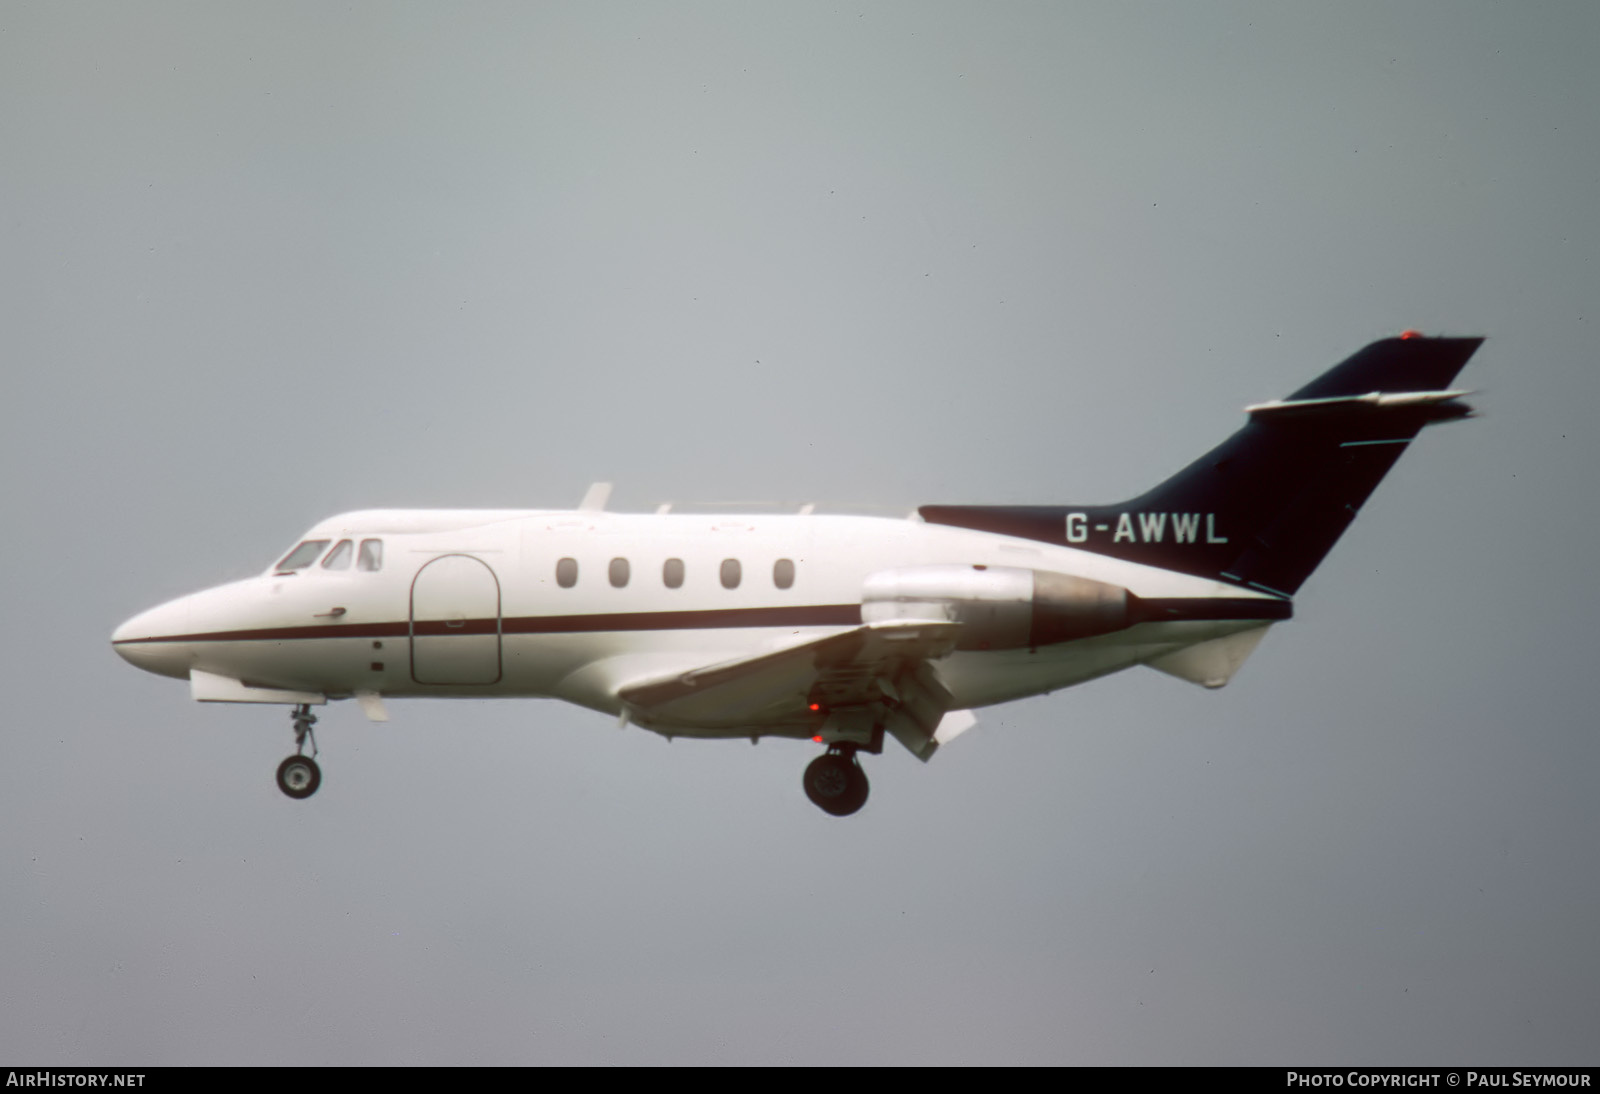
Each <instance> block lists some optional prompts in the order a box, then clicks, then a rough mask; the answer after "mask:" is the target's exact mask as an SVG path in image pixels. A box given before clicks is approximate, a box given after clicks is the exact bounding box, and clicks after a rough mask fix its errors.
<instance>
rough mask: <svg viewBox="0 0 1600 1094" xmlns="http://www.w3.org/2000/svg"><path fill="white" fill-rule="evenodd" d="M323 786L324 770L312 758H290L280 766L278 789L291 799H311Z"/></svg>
mask: <svg viewBox="0 0 1600 1094" xmlns="http://www.w3.org/2000/svg"><path fill="white" fill-rule="evenodd" d="M321 785H322V768H320V767H318V766H317V761H316V760H313V759H312V758H311V757H310V756H290V757H289V758H288V759H287V760H284V761H283V762H282V763H281V764H279V765H278V789H279V790H282V791H283V792H284V793H285V794H287V795H289V796H290V797H291V798H309V797H310V796H311V795H313V794H315V793H316V792H317V787H319V786H321Z"/></svg>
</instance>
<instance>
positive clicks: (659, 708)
mask: <svg viewBox="0 0 1600 1094" xmlns="http://www.w3.org/2000/svg"><path fill="white" fill-rule="evenodd" d="M959 629H960V625H959V624H956V623H950V622H946V621H943V620H940V621H926V622H923V621H902V620H896V621H893V622H885V623H869V624H866V625H865V626H861V627H856V628H854V629H853V630H849V631H845V632H844V633H842V634H834V635H829V636H827V637H825V638H818V639H814V640H812V641H809V642H805V643H802V644H800V645H796V646H790V647H788V648H786V649H782V650H778V651H775V652H772V653H764V654H759V655H757V656H754V657H744V658H739V659H736V660H733V661H725V662H722V663H720V664H715V665H708V666H706V667H704V668H697V669H691V670H689V671H688V672H678V673H673V674H671V675H670V676H665V677H660V678H657V679H654V680H647V681H643V682H640V683H635V684H631V685H628V686H626V687H624V688H622V690H621V698H622V701H623V703H624V705H625V710H626V712H627V716H628V718H629V720H631V721H633V722H634V723H636V724H638V725H641V726H644V727H645V728H647V729H653V730H656V731H657V732H660V733H665V734H669V735H670V734H673V733H675V732H683V733H685V734H693V733H695V732H696V731H699V732H701V733H706V732H709V733H710V734H711V735H715V736H736V735H741V734H745V733H748V734H750V735H751V736H757V735H760V734H763V733H775V734H780V735H784V736H798V737H809V736H817V737H821V738H822V739H823V740H825V741H829V742H830V743H831V742H848V743H853V744H862V745H866V744H872V743H874V742H875V741H876V739H878V738H879V736H880V735H881V734H883V733H887V734H889V735H890V736H892V737H894V738H895V739H896V740H898V741H899V742H900V743H901V744H903V745H905V746H906V748H907V749H909V750H910V751H911V753H912V754H913V755H915V756H917V757H918V758H919V759H922V760H926V759H928V758H929V757H930V756H932V755H933V752H934V750H935V749H937V748H938V747H939V745H940V743H942V742H943V741H947V740H950V739H951V738H953V737H955V736H956V735H958V734H959V733H961V732H962V731H964V730H965V729H967V728H968V727H970V726H971V725H972V724H973V723H974V722H975V721H976V719H975V718H973V717H972V715H971V714H970V713H968V712H966V711H955V712H952V711H951V710H950V706H951V697H950V692H949V691H948V690H947V689H946V688H945V687H944V685H943V684H942V683H941V682H940V681H939V678H938V674H937V673H936V672H935V671H934V669H933V666H932V664H931V662H933V661H936V660H938V659H939V658H941V657H944V656H945V655H946V654H948V653H949V652H950V651H951V650H952V649H954V648H955V643H956V632H957V631H958V630H959ZM947 715H948V717H947Z"/></svg>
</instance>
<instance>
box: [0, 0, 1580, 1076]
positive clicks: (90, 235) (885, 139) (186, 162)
mask: <svg viewBox="0 0 1600 1094" xmlns="http://www.w3.org/2000/svg"><path fill="white" fill-rule="evenodd" d="M1597 43H1600V8H1597V7H1596V6H1595V5H1593V4H1589V3H1569V4H1555V3H1551V4H1540V5H1534V6H1525V5H1519V4H1499V5H1496V4H1487V3H1464V2H1456V0H1450V2H1442V0H1441V2H1428V3H1425V2H1417V3H1407V4H1389V3H1368V4H1359V3H1342V4H1329V5H1320V6H1312V5H1281V4H1261V5H1250V4H1187V3H1183V4H1171V5H1133V4H1113V3H1106V4H1078V3H1072V4H1037V5H1027V4H1001V5H987V4H986V5H977V4H936V3H928V2H917V3H910V4H903V5H895V4H869V5H864V6H863V5H857V4H843V5H832V4H781V5H780V4H733V3H730V4H726V5H656V4H611V5H590V4H581V5H580V4H571V5H534V4H503V5H502V4H449V5H444V4H439V5H431V6H430V5H420V4H378V3H357V4H353V5H341V6H339V7H337V8H335V7H334V6H333V5H327V4H320V3H309V4H287V3H276V4H271V5H216V4H171V3H141V4H132V5H130V4H87V3H74V4H36V3H18V2H10V3H6V4H4V5H3V6H0V162H3V164H4V167H3V170H0V225H3V228H0V232H3V234H0V315H3V321H0V368H3V370H4V376H5V381H6V382H5V388H4V395H3V399H0V445H3V452H4V457H3V463H0V475H3V484H4V496H3V505H4V511H5V513H6V528H7V532H8V533H9V534H8V535H7V537H6V538H7V542H8V547H7V549H6V551H5V558H6V563H7V565H6V566H5V567H4V570H3V581H4V595H5V601H6V604H7V605H8V611H7V612H6V617H5V620H4V622H3V623H0V633H3V636H4V658H3V661H0V664H3V666H4V667H3V672H4V680H5V683H6V689H5V694H6V705H7V717H6V719H5V723H6V727H7V728H6V733H5V737H4V742H5V743H4V745H3V750H0V755H3V756H4V758H5V763H4V764H3V765H0V1062H6V1063H13V1064H42V1063H58V1064H67V1063H71V1064H101V1065H118V1064H121V1065H134V1064H198V1063H286V1064H287V1063H313V1064H317V1063H328V1064H335V1063H337V1064H347V1063H418V1064H440V1063H556V1062H564V1063H668V1062H684V1063H699V1062H717V1063H979V1062H981V1063H1019V1064H1020V1063H1247V1064H1290V1063H1295V1064H1351V1063H1374V1064H1377V1063H1386V1064H1452V1065H1470V1064H1505V1065H1509V1064H1571V1063H1587V1064H1594V1063H1595V1062H1596V1055H1597V1054H1596V1045H1597V1043H1600V1037H1597V1029H1600V935H1597V933H1596V930H1595V924H1596V923H1597V922H1600V870H1597V869H1596V847H1597V846H1600V796H1597V795H1596V793H1595V777H1596V772H1597V770H1600V743H1597V735H1596V718H1595V714H1594V701H1593V686H1592V678H1593V675H1594V673H1595V663H1596V653H1597V645H1600V644H1597V642H1596V639H1595V629H1594V628H1595V623H1594V621H1595V619H1596V617H1597V611H1600V580H1597V579H1596V576H1595V569H1594V565H1593V562H1592V557H1593V555H1594V551H1595V545H1596V542H1597V531H1596V521H1595V501H1596V492H1597V491H1596V485H1595V473H1596V470H1597V469H1600V450H1597V444H1596V441H1595V429H1594V425H1593V420H1594V416H1595V413H1596V411H1597V409H1600V382H1597V379H1596V369H1595V364H1594V359H1595V347H1594V342H1593V339H1592V336H1591V334H1590V330H1591V328H1592V327H1594V326H1595V325H1596V323H1597V320H1600V317H1597V314H1596V301H1597V299H1600V276H1597V270H1596V262H1595V255H1596V251H1597V244H1600V217H1597V215H1596V212H1595V201H1596V195H1597V193H1600V122H1597V119H1600V76H1597V75H1596V69H1595V66H1594V49H1595V46H1596V44H1597ZM1406 327H1415V328H1419V329H1421V330H1424V331H1428V332H1434V333H1453V334H1483V335H1487V336H1488V338H1489V341H1488V343H1487V344H1486V345H1485V346H1484V348H1483V349H1482V350H1481V351H1480V352H1479V354H1478V356H1477V357H1476V358H1475V359H1474V360H1473V362H1472V363H1471V364H1470V365H1469V366H1468V369H1467V371H1466V372H1465V373H1464V374H1463V376H1462V377H1461V382H1462V384H1463V385H1464V386H1468V387H1472V388H1476V389H1479V390H1481V391H1482V392H1483V394H1482V396H1481V397H1480V398H1479V399H1478V400H1477V404H1478V405H1479V406H1480V407H1481V408H1482V409H1483V410H1484V411H1485V415H1484V417H1483V418H1481V419H1480V420H1477V421H1473V422H1468V423H1463V424H1456V425H1449V426H1445V427H1442V428H1439V429H1435V430H1430V431H1429V432H1428V434H1427V435H1426V436H1425V437H1424V438H1423V441H1422V443H1420V444H1418V445H1416V446H1414V447H1413V450H1412V451H1411V452H1410V453H1408V454H1407V456H1406V457H1405V458H1404V459H1403V460H1402V461H1401V463H1400V464H1399V466H1398V468H1397V470H1396V471H1395V473H1394V474H1393V475H1391V476H1390V478H1389V479H1388V480H1387V481H1386V483H1385V484H1384V486H1383V487H1382V488H1381V489H1380V490H1379V491H1378V493H1377V494H1376V495H1375V496H1374V498H1373V500H1372V501H1371V502H1370V503H1369V505H1368V506H1367V508H1366V509H1365V511H1364V512H1363V515H1362V518H1361V520H1360V521H1358V522H1357V523H1356V524H1355V526H1354V527H1353V529H1352V530H1351V532H1350V533H1349V534H1348V535H1347V536H1346V538H1345V540H1344V542H1343V543H1342V544H1341V545H1340V547H1339V548H1338V549H1337V550H1336V551H1335V552H1334V553H1333V555H1332V556H1331V557H1330V559H1329V561H1328V562H1327V563H1326V564H1325V565H1324V566H1323V568H1322V569H1321V570H1320V571H1319V572H1318V573H1317V574H1316V575H1315V576H1314V577H1313V578H1312V579H1311V581H1310V582H1309V583H1308V584H1307V585H1306V587H1305V588H1304V589H1303V590H1302V593H1301V595H1300V597H1299V598H1298V601H1297V611H1296V618H1295V619H1294V620H1293V621H1292V622H1291V623H1289V624H1287V625H1284V626H1281V627H1278V628H1276V629H1275V630H1274V631H1273V633H1272V634H1270V635H1269V636H1268V638H1267V640H1266V641H1265V642H1264V643H1263V645H1262V646H1261V648H1260V649H1259V651H1258V652H1257V653H1256V655H1255V656H1254V658H1253V659H1252V660H1251V662H1250V663H1249V664H1248V665H1247V666H1246V667H1245V669H1244V670H1243V671H1242V672H1241V673H1240V674H1239V676H1238V677H1237V678H1236V679H1235V681H1234V683H1233V684H1232V685H1231V686H1230V687H1229V688H1227V689H1226V690H1224V691H1222V692H1218V693H1208V692H1205V691H1203V690H1201V689H1198V688H1195V687H1192V686H1190V685H1187V684H1184V683H1181V682H1179V681H1177V680H1174V679H1171V678H1169V677H1166V676H1163V675H1160V674H1157V673H1154V672H1150V671H1148V670H1143V669H1136V670H1133V671H1130V672H1127V673H1123V674H1121V675H1119V676H1116V677H1113V678H1110V679H1107V680H1102V681H1099V682H1095V683H1092V684H1089V685H1086V686H1084V687H1081V688H1078V689H1075V690H1070V691H1066V692H1060V693H1057V694H1055V695H1053V696H1049V697H1045V698H1041V699H1037V700H1031V701H1028V702H1023V703H1018V704H1014V705H1011V706H1007V707H1003V708H995V709H990V710H987V711H984V712H982V718H981V721H980V722H979V725H978V726H977V727H976V728H975V729H973V730H972V731H971V732H969V733H968V734H967V735H966V736H965V737H963V738H962V739H961V740H960V741H958V742H955V743H954V744H952V745H951V746H950V747H948V748H947V749H945V750H943V751H941V753H940V754H939V756H938V757H937V759H935V760H934V761H933V762H932V763H930V764H928V765H927V766H925V767H924V766H923V765H921V764H919V763H918V762H917V761H915V760H914V759H913V758H912V757H911V756H909V755H908V754H906V753H905V752H904V751H903V750H900V749H898V748H895V747H893V746H890V749H889V750H888V751H886V752H885V753H884V754H883V755H882V756H881V757H877V758H872V759H870V760H869V763H868V767H869V771H870V773H871V777H872V780H873V791H872V800H871V801H870V802H869V804H868V805H867V807H866V809H865V810H863V811H862V812H861V813H860V814H858V815H857V816H855V817H853V818H850V819H848V820H843V821H841V820H837V819H834V818H830V817H828V816H826V815H824V814H822V813H821V812H820V811H819V810H817V809H816V808H815V807H813V806H812V805H811V804H810V803H809V802H807V801H806V799H805V798H804V796H803V794H802V792H801V789H800V772H801V770H802V768H803V767H804V765H805V763H806V762H807V761H808V760H809V759H810V757H811V755H812V753H813V751H814V749H813V748H811V747H810V746H803V745H799V744H796V743H793V742H779V741H769V742H766V743H764V744H762V745H761V746H760V747H757V748H752V747H750V746H749V745H748V744H744V743H703V742H694V741H678V742H676V743H673V744H668V743H667V742H665V741H663V740H661V739H659V738H657V737H655V736H653V735H651V734H648V733H646V732H643V731H640V730H636V729H634V730H627V731H623V732H619V731H618V730H617V729H616V727H615V724H614V723H613V722H612V721H611V720H609V719H607V718H605V717H602V716H600V715H597V714H593V713H589V712H586V711H582V710H578V709H572V708H566V707H563V706H559V705H556V704H553V703H546V702H537V701H524V702H484V703H470V702H457V703H445V702H438V703H430V702H422V701H418V702H394V703H392V704H391V714H392V717H393V720H392V721H391V722H390V723H388V724H387V725H379V726H374V725H370V724H368V723H367V722H366V721H365V720H364V719H363V718H362V717H361V715H360V713H359V711H358V710H356V709H355V708H354V707H353V706H351V705H349V704H339V705H336V706H333V707H331V708H329V709H328V710H327V712H326V714H325V715H324V717H323V720H322V724H321V727H320V728H321V733H320V743H321V745H322V749H323V755H322V761H323V770H324V781H323V786H322V789H321V791H320V792H319V793H318V794H317V795H316V796H315V797H314V798H312V799H310V800H308V801H306V802H300V803H296V802H292V801H290V800H289V799H287V798H285V797H284V796H283V795H281V794H280V793H279V792H278V790H277V789H276V788H275V786H274V784H273V779H272V772H273V769H274V768H275V766H276V765H277V763H278V761H279V760H280V759H281V758H282V757H283V756H284V755H287V754H288V753H289V752H290V751H291V750H292V739H291V734H290V731H289V726H288V718H287V717H286V715H285V712H284V710H283V709H282V708H278V707H227V706H215V705H206V706H200V705H198V704H194V703H192V702H191V701H190V700H189V697H188V692H187V689H186V688H185V687H184V686H183V685H181V684H179V683H177V682H175V681H171V680H166V679H162V678H157V677H153V676H149V675H146V674H143V673H140V672H138V671H136V670H135V669H133V668H132V667H131V666H129V665H126V664H124V663H123V662H122V661H121V660H120V659H118V658H117V657H116V656H115V655H114V654H113V653H112V651H111V649H110V647H109V645H108V641H107V640H108V636H109V634H110V632H111V630H112V628H113V627H114V626H115V625H116V624H117V623H119V622H120V621H121V620H123V619H125V618H126V617H128V616H130V615H132V614H134V613H135V612H137V611H140V610H143V609H145V608H147V607H150V606H152V605H154V604H156V603H158V602H160V601H163V600H166V599H169V598H171V597H173V596H177V595H179V594H181V593H184V592H188V591H192V590H194V589H197V588H200V587H203V586H208V585H212V584H216V583H219V582H222V581H226V580H231V579H234V578H238V577H242V576H246V575H248V574H251V573H254V572H257V571H259V570H260V569H262V568H263V567H264V566H266V565H267V564H268V563H269V562H270V561H271V559H272V558H273V557H274V556H275V555H276V554H277V553H279V552H281V551H282V550H283V549H285V548H286V547H287V546H288V545H290V544H292V543H293V542H294V541H295V539H296V538H297V536H298V534H299V532H300V531H301V530H303V529H304V528H305V527H307V526H309V525H310V524H312V523H313V522H315V521H317V520H318V519H320V518H322V517H325V516H328V515H330V514H332V513H335V512H339V511H341V510H346V509H356V508H367V507H376V506H462V507H471V506H507V507H520V506H529V507H545V506H549V507H559V506H566V505H574V504H576V503H577V501H578V499H579V498H580V497H581V496H582V494H583V491H584V489H585V487H586V486H587V485H588V483H589V482H591V481H593V480H597V479H611V480H615V481H616V483H617V491H616V494H615V495H614V499H613V508H619V509H646V508H651V507H654V506H655V505H656V504H657V503H659V502H661V501H667V500H673V501H678V502H684V501H693V500H708V501H718V500H727V499H757V500H773V501H780V502H783V503H786V504H795V505H798V504H801V503H804V502H808V501H817V502H822V503H824V504H879V505H884V506H887V507H889V511H904V510H909V509H910V508H911V507H913V506H915V505H917V504H920V503H930V502H1037V503H1045V502H1061V503H1074V502H1082V503H1095V502H1110V501H1115V500H1117V499H1119V498H1123V497H1128V496H1130V495H1133V494H1135V493H1138V492H1139V491H1141V490H1142V489H1144V488H1145V487H1147V486H1149V485H1150V484H1151V483H1153V482H1154V481H1156V480H1157V479H1159V478H1161V477H1164V476H1165V475H1166V474H1168V473H1170V472H1171V471H1173V470H1175V469H1177V468H1178V467H1180V466H1182V465H1183V464H1185V463H1187V462H1188V461H1189V460H1190V459H1192V458H1193V457H1194V456H1195V455H1197V454H1198V453H1199V452H1200V451H1202V450H1203V449H1204V448H1205V447H1206V446H1208V445H1210V444H1212V443H1213V442H1215V441H1216V440H1218V439H1220V438H1221V437H1222V436H1224V435H1225V434H1226V433H1228V432H1230V431H1231V430H1233V429H1234V428H1236V427H1237V426H1238V425H1239V424H1240V423H1241V421H1242V418H1241V416H1240V413H1239V410H1240V408H1241V407H1242V406H1243V405H1245V404H1246V403H1250V402H1257V401H1262V400H1265V399H1269V398H1273V397H1277V396H1281V395H1283V394H1285V393H1287V392H1289V391H1291V390H1293V389H1294V388H1296V387H1298V386H1300V385H1301V384H1302V383H1304V382H1305V381H1306V380H1307V379H1309V378H1310V377H1311V376H1313V375H1315V374H1316V373H1318V372H1320V371H1321V370H1323V369H1324V368H1326V367H1328V366H1330V365H1332V364H1333V363H1335V362H1336V361H1338V360H1339V359H1341V358H1342V357H1344V356H1346V355H1348V354H1349V353H1351V352H1353V351H1355V350H1356V349H1358V348H1360V347H1361V346H1362V345H1364V344H1365V343H1366V342H1368V341H1369V340H1371V339H1373V338H1375V337H1379V336H1383V335H1386V334H1392V333H1394V332H1396V331H1398V330H1401V329H1403V328H1406Z"/></svg>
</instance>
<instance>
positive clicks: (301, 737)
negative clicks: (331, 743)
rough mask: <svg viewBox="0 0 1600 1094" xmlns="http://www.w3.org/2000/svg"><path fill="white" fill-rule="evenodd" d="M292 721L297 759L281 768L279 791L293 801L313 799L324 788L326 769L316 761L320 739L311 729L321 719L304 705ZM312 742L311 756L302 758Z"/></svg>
mask: <svg viewBox="0 0 1600 1094" xmlns="http://www.w3.org/2000/svg"><path fill="white" fill-rule="evenodd" d="M290 718H291V719H292V720H293V721H294V755H293V756H290V757H289V758H288V759H287V760H284V761H283V763H281V764H279V765H278V789H279V790H282V791H283V792H284V793H285V794H287V795H289V797H291V798H309V797H310V796H311V795H313V794H315V793H316V792H317V787H319V786H321V785H322V768H320V767H318V766H317V761H316V760H314V759H313V758H312V757H313V756H315V755H316V754H317V736H316V734H315V733H313V732H312V730H311V727H312V726H314V725H316V724H317V716H316V715H315V714H312V713H311V704H309V703H301V704H300V705H299V706H297V707H295V708H294V713H293V714H291V715H290ZM308 740H309V741H310V742H311V755H310V756H304V755H301V753H302V752H303V750H304V749H305V745H306V742H307V741H308Z"/></svg>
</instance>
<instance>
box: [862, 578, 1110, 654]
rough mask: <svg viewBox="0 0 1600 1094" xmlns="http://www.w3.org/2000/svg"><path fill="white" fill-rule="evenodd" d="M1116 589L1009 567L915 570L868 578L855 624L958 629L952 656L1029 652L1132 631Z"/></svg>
mask: <svg viewBox="0 0 1600 1094" xmlns="http://www.w3.org/2000/svg"><path fill="white" fill-rule="evenodd" d="M1137 600H1138V598H1137V597H1136V596H1134V595H1133V594H1132V593H1130V592H1129V591H1128V590H1127V589H1124V588H1123V587H1122V586H1120V585H1107V584H1106V583H1105V582H1103V581H1092V580H1090V579H1089V578H1086V577H1073V576H1072V575H1070V574H1058V573H1053V572H1051V571H1048V570H1024V569H1021V568H1018V567H1013V566H916V567H908V568H906V569H903V570H882V571H880V572H878V573H875V574H871V575H870V576H868V578H867V581H866V585H865V587H864V588H863V590H862V596H861V619H862V621H863V622H866V623H878V622H883V621H887V620H900V619H937V620H947V621H949V622H952V623H960V624H961V632H960V637H959V638H958V639H957V641H956V649H958V650H1015V649H1034V648H1037V647H1039V646H1049V645H1053V644H1054V643H1056V642H1070V641H1071V640H1072V639H1074V638H1088V637H1089V636H1091V635H1096V634H1109V633H1110V632H1112V631H1120V630H1122V629H1123V628H1124V627H1129V626H1132V625H1133V624H1134V623H1135V622H1136V620H1135V618H1134V611H1133V605H1134V603H1135V602H1136V601H1137Z"/></svg>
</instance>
